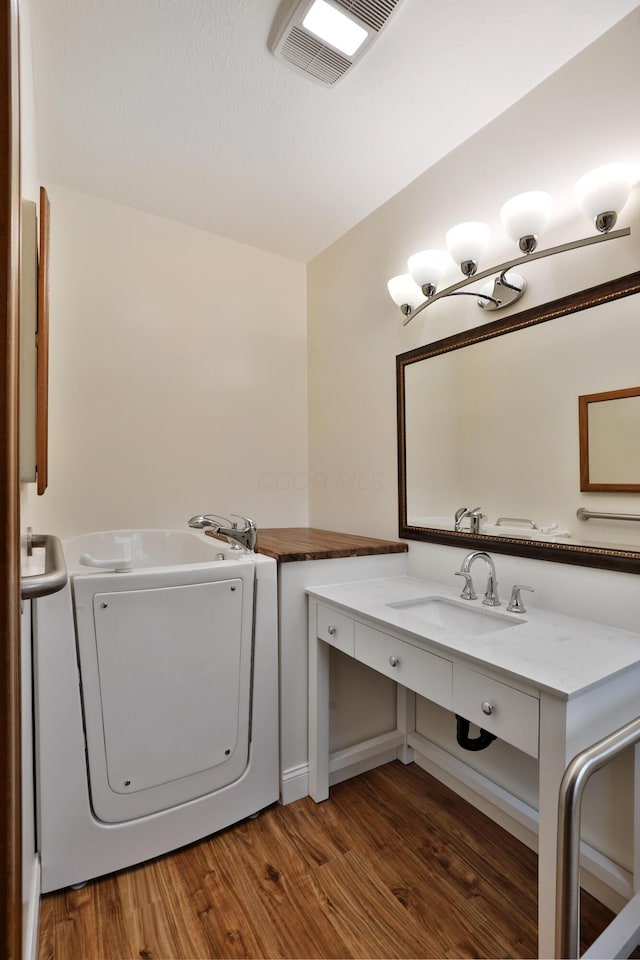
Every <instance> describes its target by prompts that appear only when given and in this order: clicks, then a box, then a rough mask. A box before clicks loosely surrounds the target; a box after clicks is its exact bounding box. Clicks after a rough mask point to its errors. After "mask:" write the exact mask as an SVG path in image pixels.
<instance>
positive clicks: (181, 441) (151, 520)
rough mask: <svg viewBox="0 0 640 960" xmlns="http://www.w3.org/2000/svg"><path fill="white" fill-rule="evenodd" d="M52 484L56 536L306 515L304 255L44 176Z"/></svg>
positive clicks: (49, 521)
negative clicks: (239, 239) (209, 515)
mask: <svg viewBox="0 0 640 960" xmlns="http://www.w3.org/2000/svg"><path fill="white" fill-rule="evenodd" d="M47 189H48V192H49V196H50V200H51V352H50V399H49V450H50V453H49V488H48V490H47V492H46V494H45V495H44V496H43V497H39V498H36V497H35V495H33V496H32V497H31V500H30V504H29V515H30V520H31V523H32V525H33V526H34V528H37V529H38V530H43V531H46V532H50V533H55V534H58V535H59V536H62V537H66V536H70V535H73V534H75V533H79V532H86V531H92V530H105V529H115V528H120V527H178V528H182V527H185V524H186V521H187V519H188V518H189V517H190V516H192V515H193V514H195V513H201V512H221V513H225V512H227V511H230V512H236V513H239V514H244V515H249V516H251V517H253V518H254V519H255V520H256V523H257V524H258V526H277V525H298V524H304V523H305V522H306V519H307V490H306V482H305V483H297V484H296V483H294V482H292V479H291V478H296V477H303V478H306V476H307V414H306V405H307V398H306V280H305V267H304V265H303V264H300V263H295V262H293V261H290V260H287V259H285V258H283V257H279V256H276V255H274V254H270V253H266V252H264V251H260V250H257V249H254V248H251V247H248V246H245V245H242V244H239V243H236V242H233V241H229V240H225V239H223V238H221V237H217V236H213V235H211V234H208V233H205V232H203V231H200V230H195V229H192V228H190V227H186V226H183V225H181V224H178V223H174V222H171V221H168V220H164V219H161V218H158V217H153V216H149V215H147V214H144V213H140V212H138V211H135V210H131V209H129V208H126V207H122V206H118V205H115V204H112V203H106V202H104V201H101V200H97V199H95V198H92V197H88V196H85V195H83V194H79V193H75V192H72V191H69V190H67V189H63V188H60V187H57V186H56V185H54V184H47Z"/></svg>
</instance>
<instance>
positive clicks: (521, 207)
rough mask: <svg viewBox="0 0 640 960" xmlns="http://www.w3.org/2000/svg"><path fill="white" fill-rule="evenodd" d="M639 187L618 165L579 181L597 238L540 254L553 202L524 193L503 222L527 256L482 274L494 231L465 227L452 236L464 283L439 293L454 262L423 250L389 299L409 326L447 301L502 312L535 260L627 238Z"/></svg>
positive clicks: (392, 286)
mask: <svg viewBox="0 0 640 960" xmlns="http://www.w3.org/2000/svg"><path fill="white" fill-rule="evenodd" d="M634 182H635V179H634V171H633V168H632V167H631V166H629V165H627V164H622V163H612V164H608V165H607V166H604V167H599V168H598V169H597V170H592V171H591V172H590V173H587V174H585V176H584V177H581V178H580V180H578V182H577V184H576V186H575V196H576V201H577V204H578V208H579V209H580V210H581V212H582V213H583V214H584V215H585V216H586V217H587V219H588V220H590V221H591V222H592V223H593V225H594V226H595V228H596V230H597V231H598V233H597V235H596V236H592V237H586V238H584V239H582V240H572V241H571V242H569V243H563V244H560V245H559V246H556V247H549V249H547V250H538V249H537V245H538V239H539V237H540V236H541V234H542V233H544V231H545V229H546V228H547V226H548V223H549V217H550V213H551V197H550V196H549V194H548V193H544V192H543V191H542V190H531V191H529V192H528V193H521V194H519V195H518V196H516V197H512V198H511V200H507V202H506V203H505V204H503V206H502V209H501V211H500V218H501V220H502V225H503V227H504V230H505V233H506V234H507V235H508V236H509V237H510V238H511V239H512V240H514V241H515V242H516V243H517V244H518V246H519V248H520V251H521V253H522V256H520V257H516V258H514V259H513V260H509V261H507V262H506V263H500V264H497V265H496V266H494V267H490V268H489V269H487V270H483V271H482V272H481V273H478V264H479V262H480V261H481V259H482V257H483V256H484V254H485V253H486V250H487V248H488V245H489V227H488V226H487V225H486V224H485V223H479V222H477V221H471V222H468V223H459V224H457V226H455V227H452V228H451V229H450V230H449V231H447V237H446V240H447V248H448V251H449V256H450V258H451V259H452V260H453V261H454V262H455V263H457V264H458V266H459V267H460V270H461V271H462V273H463V275H464V279H463V280H460V281H458V283H454V284H452V285H451V286H449V287H446V288H445V289H444V290H441V291H439V292H438V286H439V284H440V283H441V281H442V278H443V276H444V274H445V271H446V268H447V264H448V259H447V257H446V255H445V254H444V253H442V252H441V251H440V250H421V251H420V252H419V253H414V254H413V256H411V257H409V261H408V264H407V267H408V271H409V272H408V273H404V274H400V275H399V276H397V277H392V279H391V280H389V282H388V284H387V288H388V291H389V295H390V296H391V299H392V300H393V301H394V303H395V304H397V306H399V307H400V309H401V311H402V314H403V316H404V321H403V324H404V325H406V324H407V323H409V321H410V320H412V319H413V317H414V316H415V315H416V314H418V313H420V312H421V311H422V310H424V308H425V307H428V306H429V304H431V303H434V302H435V301H436V300H441V299H442V298H444V297H450V296H459V295H462V294H465V295H467V296H471V297H476V299H477V302H478V306H479V307H480V308H481V309H483V310H500V309H502V308H503V307H508V306H510V305H511V304H512V303H515V302H516V301H517V300H519V299H520V297H521V296H522V295H523V293H524V291H525V289H526V285H527V284H526V280H525V279H524V277H522V276H521V275H520V274H518V273H514V272H512V271H513V268H514V267H517V266H520V264H523V263H526V262H527V261H529V260H539V259H541V258H543V257H551V256H553V255H555V254H556V253H565V252H566V251H567V250H575V249H577V248H578V247H586V246H590V245H591V244H594V243H600V242H602V241H603V240H615V239H617V238H619V237H627V236H629V234H630V233H631V230H630V228H629V227H623V228H622V229H620V230H613V229H612V228H613V227H614V226H615V223H616V220H617V217H618V214H619V213H620V211H621V210H622V208H623V207H624V205H625V203H626V202H627V200H628V199H629V194H630V193H631V189H632V187H633V184H634ZM486 278H492V279H490V280H489V282H488V283H486V284H484V286H482V287H481V288H480V289H479V290H463V289H461V288H462V287H466V286H468V285H469V284H470V283H473V282H474V281H475V280H484V279H486Z"/></svg>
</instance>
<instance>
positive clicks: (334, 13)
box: [271, 0, 401, 87]
mask: <svg viewBox="0 0 640 960" xmlns="http://www.w3.org/2000/svg"><path fill="white" fill-rule="evenodd" d="M400 2H401V0H296V3H295V4H294V6H293V9H292V7H291V4H287V5H286V6H285V10H284V11H283V14H282V21H281V24H280V27H279V28H278V27H276V32H275V39H274V41H273V43H272V44H271V50H272V52H273V54H274V56H275V57H277V59H278V60H280V61H282V63H284V64H286V66H288V67H290V68H291V69H292V70H295V71H296V73H302V74H304V76H306V77H308V78H309V79H310V80H315V81H316V82H317V83H321V84H322V85H323V86H327V87H330V86H333V85H334V84H335V83H337V81H338V80H340V78H341V77H343V76H344V75H345V73H347V72H348V71H349V69H350V68H351V67H352V66H353V65H354V63H356V62H357V61H358V60H359V59H360V58H361V57H362V56H363V54H364V53H365V52H366V51H367V50H368V49H369V48H370V47H371V45H372V44H373V43H374V42H375V40H376V39H377V37H378V35H379V33H380V31H381V30H382V28H383V27H384V25H385V23H386V22H387V21H388V19H389V17H390V16H391V14H392V13H393V12H394V10H395V9H396V7H397V6H398V4H399V3H400ZM325 20H326V22H327V24H328V26H327V28H326V32H325ZM334 23H335V24H336V25H337V27H338V29H340V27H341V26H343V27H346V36H345V37H344V38H343V37H342V36H340V35H337V36H335V35H334V34H333V33H332V32H329V31H330V30H331V28H332V27H333V25H334Z"/></svg>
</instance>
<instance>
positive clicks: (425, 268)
mask: <svg viewBox="0 0 640 960" xmlns="http://www.w3.org/2000/svg"><path fill="white" fill-rule="evenodd" d="M407 266H408V267H409V273H410V274H411V276H412V277H413V279H414V280H415V282H416V283H417V284H418V286H419V287H425V286H426V287H433V288H434V292H435V290H436V289H437V288H438V284H439V283H440V282H441V280H442V278H443V277H444V274H445V270H446V269H447V258H446V256H445V255H444V253H442V251H441V250H420V252H419V253H414V254H413V256H412V257H409V261H408V263H407Z"/></svg>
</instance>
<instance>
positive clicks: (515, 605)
mask: <svg viewBox="0 0 640 960" xmlns="http://www.w3.org/2000/svg"><path fill="white" fill-rule="evenodd" d="M521 590H528V591H529V593H535V590H534V589H533V587H527V586H526V585H525V584H524V583H515V584H514V586H513V590H512V591H511V599H510V600H509V603H508V604H507V610H508V611H509V613H526V612H527V608H526V607H525V605H524V603H523V602H522V599H521V597H520V591H521Z"/></svg>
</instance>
